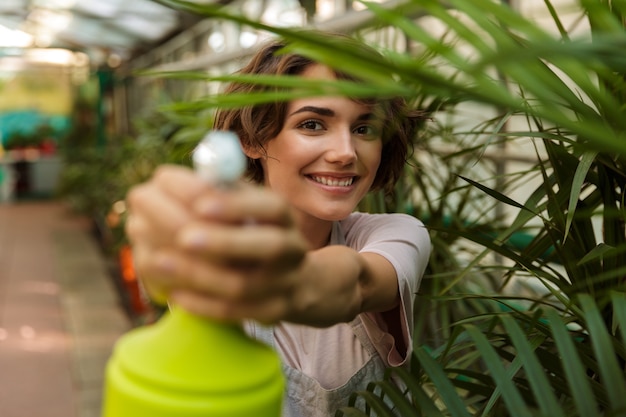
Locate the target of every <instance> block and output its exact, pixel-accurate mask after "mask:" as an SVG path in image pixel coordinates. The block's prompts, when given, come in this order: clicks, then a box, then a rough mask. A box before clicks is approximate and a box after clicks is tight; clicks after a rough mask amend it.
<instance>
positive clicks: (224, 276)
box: [143, 249, 284, 302]
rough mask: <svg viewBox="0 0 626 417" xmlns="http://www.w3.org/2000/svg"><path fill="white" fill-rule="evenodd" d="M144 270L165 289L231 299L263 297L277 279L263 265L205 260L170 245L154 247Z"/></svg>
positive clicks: (270, 290) (273, 288)
mask: <svg viewBox="0 0 626 417" xmlns="http://www.w3.org/2000/svg"><path fill="white" fill-rule="evenodd" d="M143 270H144V272H145V273H147V274H150V278H151V279H150V281H151V282H152V283H154V285H155V286H156V287H157V289H159V290H160V291H161V292H165V293H171V292H174V291H181V290H183V291H191V292H195V293H198V294H204V295H205V296H210V297H215V298H221V299H224V300H228V301H232V302H234V301H243V300H253V299H259V298H263V297H266V296H267V295H268V294H270V293H272V292H275V291H277V290H278V289H277V288H276V287H277V285H276V282H274V280H271V279H268V275H267V274H265V273H264V270H263V269H262V268H255V267H253V266H252V265H246V267H239V266H237V265H227V264H224V263H223V262H208V261H207V260H206V259H204V258H200V257H198V256H192V255H189V254H184V253H181V252H180V251H174V250H169V249H161V250H159V251H153V252H152V256H151V257H150V258H149V259H147V260H146V261H145V264H144V267H143ZM283 292H284V290H283Z"/></svg>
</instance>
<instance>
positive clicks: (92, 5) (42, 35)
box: [0, 0, 181, 56]
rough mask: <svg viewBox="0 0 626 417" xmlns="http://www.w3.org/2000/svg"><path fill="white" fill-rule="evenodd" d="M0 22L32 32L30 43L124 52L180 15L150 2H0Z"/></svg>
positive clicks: (166, 29) (168, 28)
mask: <svg viewBox="0 0 626 417" xmlns="http://www.w3.org/2000/svg"><path fill="white" fill-rule="evenodd" d="M0 25H2V26H3V27H4V28H6V29H10V30H14V31H23V32H25V33H27V34H30V35H32V36H33V45H32V46H33V47H54V48H71V49H79V50H82V51H83V52H87V53H88V54H89V53H90V52H94V53H95V54H100V55H101V54H102V53H103V51H104V52H105V53H116V54H118V55H121V56H128V55H130V54H132V52H133V51H136V50H138V49H141V48H145V47H147V46H149V44H150V43H154V42H156V41H158V40H160V39H163V38H164V37H166V36H168V35H169V34H171V33H173V31H175V30H176V29H177V28H178V27H179V26H180V25H181V15H180V14H179V13H178V12H177V11H174V10H172V9H169V8H167V7H165V6H163V5H161V4H158V3H156V2H154V1H152V0H0ZM3 46H5V47H6V46H8V45H4V44H3ZM94 48H97V49H99V50H98V51H92V50H93V49H94Z"/></svg>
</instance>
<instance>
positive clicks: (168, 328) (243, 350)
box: [102, 132, 284, 417]
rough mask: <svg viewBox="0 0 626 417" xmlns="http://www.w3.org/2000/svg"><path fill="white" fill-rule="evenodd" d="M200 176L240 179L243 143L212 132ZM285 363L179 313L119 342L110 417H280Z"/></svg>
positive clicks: (201, 150) (219, 327) (111, 366)
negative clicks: (282, 365) (283, 364)
mask: <svg viewBox="0 0 626 417" xmlns="http://www.w3.org/2000/svg"><path fill="white" fill-rule="evenodd" d="M193 157H194V164H195V166H196V171H197V172H198V174H199V175H201V176H202V177H203V178H205V179H206V180H207V181H208V182H210V183H212V184H214V185H215V184H218V183H219V184H228V183H230V182H233V181H235V180H236V179H237V178H239V176H240V175H241V173H242V171H243V169H245V158H244V157H243V154H242V153H241V148H240V145H239V139H238V138H237V137H236V136H235V135H234V134H232V133H230V132H211V133H209V135H207V136H206V137H205V139H203V141H202V142H201V143H200V145H198V148H196V150H195V151H194V155H193ZM283 391H284V379H283V376H282V372H281V367H280V360H279V358H278V355H277V354H276V352H274V351H273V350H272V349H271V348H269V347H268V346H266V345H264V344H262V343H261V342H258V341H256V340H252V339H251V338H249V337H248V336H247V335H246V334H245V332H244V331H243V329H242V327H241V326H240V325H239V324H224V323H218V322H213V321H211V320H208V319H205V318H200V317H197V316H194V315H192V314H189V313H188V312H186V311H184V310H183V309H181V308H176V307H174V308H172V309H171V310H170V312H168V313H166V315H165V316H164V317H163V318H161V319H160V320H159V321H158V322H157V323H156V324H153V325H149V326H145V327H141V328H138V329H134V330H132V331H130V332H129V333H127V334H125V335H124V336H122V338H120V340H119V341H118V342H117V344H116V346H115V348H114V351H113V355H112V356H111V358H110V359H109V362H108V364H107V369H106V378H105V392H104V401H103V414H102V416H103V417H278V416H280V410H281V405H282V395H283Z"/></svg>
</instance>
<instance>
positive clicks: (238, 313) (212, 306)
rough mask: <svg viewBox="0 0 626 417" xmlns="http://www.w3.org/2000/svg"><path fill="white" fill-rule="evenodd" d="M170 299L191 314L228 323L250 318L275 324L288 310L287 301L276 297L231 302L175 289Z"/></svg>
mask: <svg viewBox="0 0 626 417" xmlns="http://www.w3.org/2000/svg"><path fill="white" fill-rule="evenodd" d="M171 301H172V303H173V304H175V305H177V306H180V307H181V308H183V309H184V310H186V311H188V312H190V313H192V314H195V315H198V316H201V317H208V318H211V319H213V320H217V321H221V322H230V323H233V322H240V321H242V320H246V319H252V320H256V321H259V322H261V323H264V324H268V325H269V324H275V323H277V322H279V321H281V320H283V319H284V318H286V317H287V312H288V303H287V302H285V301H284V300H283V299H281V298H278V297H276V298H272V299H267V300H264V301H263V302H259V303H250V302H241V303H233V302H228V301H224V300H222V299H219V298H213V297H210V296H206V295H202V294H198V293H193V292H190V291H177V292H175V293H173V294H172V299H171Z"/></svg>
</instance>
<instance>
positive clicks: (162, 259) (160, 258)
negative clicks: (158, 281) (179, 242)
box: [156, 253, 176, 272]
mask: <svg viewBox="0 0 626 417" xmlns="http://www.w3.org/2000/svg"><path fill="white" fill-rule="evenodd" d="M156 265H157V267H158V268H159V269H160V270H161V271H164V272H173V271H175V270H176V260H175V259H174V258H173V257H172V256H170V255H167V254H164V253H161V254H158V255H157V256H156Z"/></svg>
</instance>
